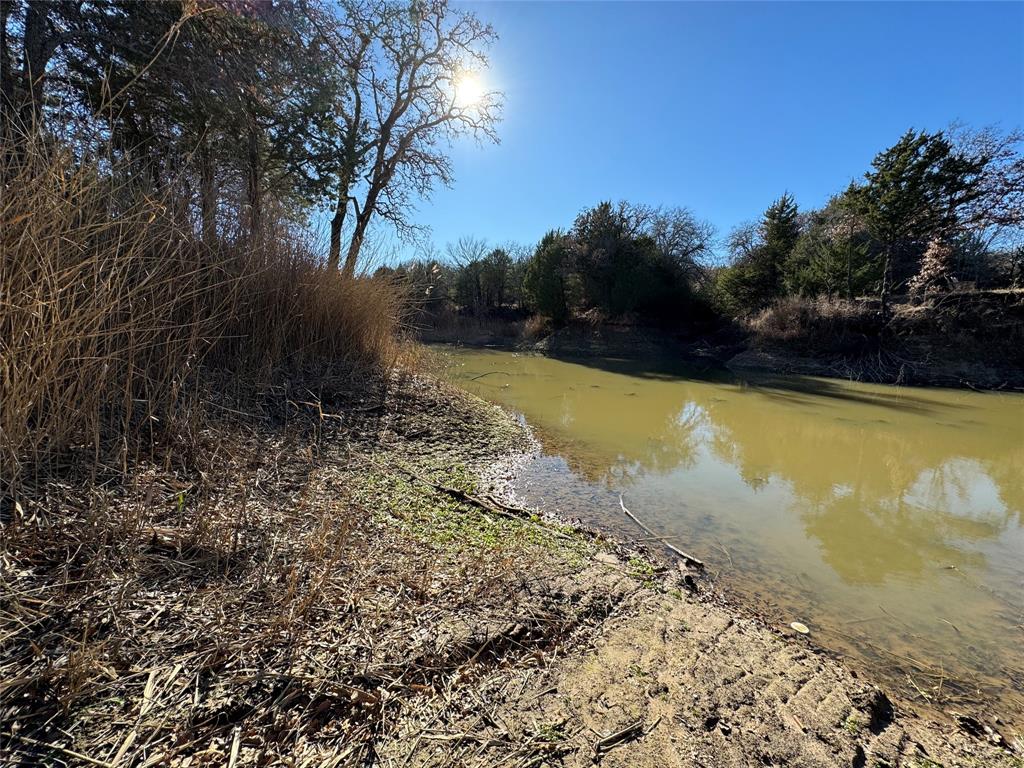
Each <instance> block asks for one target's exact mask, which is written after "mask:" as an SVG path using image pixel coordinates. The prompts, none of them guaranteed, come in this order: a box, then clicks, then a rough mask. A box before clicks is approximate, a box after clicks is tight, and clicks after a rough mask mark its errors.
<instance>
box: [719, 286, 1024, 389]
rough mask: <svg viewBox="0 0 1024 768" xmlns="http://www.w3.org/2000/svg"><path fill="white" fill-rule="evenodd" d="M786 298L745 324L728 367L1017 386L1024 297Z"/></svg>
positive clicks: (1023, 362)
mask: <svg viewBox="0 0 1024 768" xmlns="http://www.w3.org/2000/svg"><path fill="white" fill-rule="evenodd" d="M891 310H892V316H891V317H890V318H889V319H888V320H885V319H884V318H883V316H882V310H881V305H880V304H879V302H877V301H873V300H867V299H860V300H856V301H847V300H845V299H831V300H830V299H825V298H818V299H805V298H800V297H790V298H786V299H780V300H779V301H777V302H776V303H775V304H773V305H772V306H771V307H769V308H767V309H765V310H764V311H762V312H761V313H759V314H758V315H756V316H755V317H753V318H752V319H750V320H749V321H747V323H746V330H747V332H748V333H749V339H748V347H749V348H748V350H746V351H745V352H743V353H741V354H740V355H739V356H737V357H736V358H734V359H733V360H731V361H730V366H735V367H745V368H768V369H772V370H775V371H790V372H794V373H809V374H817V375H825V376H839V377H842V378H852V379H856V380H863V381H875V382H882V383H897V384H919V385H920V384H932V385H939V386H954V387H956V386H967V387H975V388H982V389H1020V388H1022V387H1024V381H1022V380H1021V375H1022V371H1024V357H1022V356H1021V350H1022V349H1024V344H1022V343H1021V342H1022V340H1024V294H1022V293H1021V292H1020V291H1014V290H1009V291H976V290H966V289H965V290H961V291H953V292H947V293H931V294H927V295H924V296H919V297H911V298H907V299H905V300H904V301H903V302H902V303H897V304H894V305H893V306H892V308H891Z"/></svg>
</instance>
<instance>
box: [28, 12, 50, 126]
mask: <svg viewBox="0 0 1024 768" xmlns="http://www.w3.org/2000/svg"><path fill="white" fill-rule="evenodd" d="M48 5H49V3H47V2H43V0H32V1H31V2H29V4H28V8H27V9H26V11H25V40H24V58H23V60H22V65H23V72H22V75H23V77H24V78H25V94H24V96H23V99H24V100H23V102H22V104H21V122H22V128H23V129H24V130H26V131H28V130H31V131H32V132H35V130H36V129H37V127H38V124H39V121H41V120H42V112H43V96H44V93H45V91H44V86H45V83H46V80H45V79H44V75H45V74H46V67H47V65H48V64H49V63H50V57H51V56H53V51H54V48H55V46H54V40H53V36H52V35H51V34H50V30H49V19H48V18H47V16H48V13H49V11H48V8H47V6H48Z"/></svg>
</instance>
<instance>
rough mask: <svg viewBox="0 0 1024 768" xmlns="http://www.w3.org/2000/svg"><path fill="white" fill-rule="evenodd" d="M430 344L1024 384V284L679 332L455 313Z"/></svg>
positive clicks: (771, 313) (877, 377)
mask: <svg viewBox="0 0 1024 768" xmlns="http://www.w3.org/2000/svg"><path fill="white" fill-rule="evenodd" d="M419 335H420V338H421V339H422V340H423V341H425V342H427V343H447V344H462V345H466V346H478V347H497V348H507V349H517V350H523V351H533V352H542V353H544V354H548V355H554V356H563V357H623V358H631V359H636V358H644V357H646V358H653V357H659V356H661V357H676V358H682V359H687V360H691V361H694V362H703V363H705V364H707V365H717V366H720V367H723V368H729V369H731V370H734V371H749V372H758V373H764V374H797V375H805V376H820V377H826V378H836V379H845V380H849V381H863V382H871V383H876V384H895V385H905V386H935V387H952V388H964V389H981V390H1000V391H1024V357H1022V354H1024V352H1022V350H1024V291H969V292H962V293H951V294H944V295H941V296H934V297H929V298H927V299H924V300H915V301H909V300H904V301H902V302H897V303H895V304H894V305H893V308H892V316H891V318H890V319H889V320H888V321H883V318H882V314H881V309H880V306H879V305H878V302H877V301H870V300H860V301H857V302H850V303H847V302H826V301H813V300H803V299H791V300H786V301H782V302H779V303H778V304H777V305H776V306H774V307H772V308H771V309H769V310H766V311H765V312H764V313H762V314H761V315H759V316H757V317H755V318H752V319H751V320H749V321H743V322H736V323H733V324H726V325H717V326H715V325H704V326H701V327H700V328H686V329H682V330H679V331H673V330H670V329H665V328H658V327H651V326H646V325H643V324H640V323H637V322H635V321H629V320H626V321H611V320H608V319H607V318H578V319H575V320H573V321H571V322H570V323H568V324H567V325H565V326H562V327H560V328H554V327H552V326H551V325H550V324H545V323H543V322H536V321H534V322H531V321H528V320H522V319H520V320H497V319H495V320H487V319H480V318H473V317H461V316H454V317H448V318H447V319H446V322H445V323H442V324H440V325H438V326H437V327H431V326H425V327H423V328H422V329H421V330H420V333H419Z"/></svg>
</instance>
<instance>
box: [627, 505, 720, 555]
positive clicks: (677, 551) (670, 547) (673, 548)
mask: <svg viewBox="0 0 1024 768" xmlns="http://www.w3.org/2000/svg"><path fill="white" fill-rule="evenodd" d="M619 506H620V507H622V511H623V512H625V513H626V515H627V516H628V517H629V519H630V520H632V521H633V522H634V523H636V524H637V525H639V526H640V527H641V528H643V529H644V531H645V532H646V533H647V534H648V535H650V536H653V537H655V538H658V534H656V533H655V532H654V531H652V530H651V529H650V528H648V527H647V526H646V525H644V523H643V522H641V520H640V518H638V517H637V516H636V515H634V514H633V513H632V512H630V511H629V509H628V508H627V507H626V503H625V502H624V501H623V500H622V494H621V493H620V494H619ZM662 544H664V545H665V547H666V549H668V550H670V551H671V552H673V553H674V554H676V555H678V556H679V557H681V558H682V559H683V561H684V562H685V563H686V564H687V565H692V566H694V567H695V568H700V569H703V568H704V561H703V560H698V559H697V558H696V557H694V556H693V555H690V554H687V553H686V552H683V550H681V549H679V547H676V546H674V545H672V544H669V543H668V542H667V541H662Z"/></svg>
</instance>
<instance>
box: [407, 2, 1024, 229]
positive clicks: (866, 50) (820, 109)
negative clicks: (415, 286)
mask: <svg viewBox="0 0 1024 768" xmlns="http://www.w3.org/2000/svg"><path fill="white" fill-rule="evenodd" d="M463 7H467V8H470V9H472V10H473V11H474V12H475V13H477V14H478V15H479V16H480V17H481V18H483V19H485V20H487V21H490V22H491V23H492V24H493V25H494V27H495V29H496V31H497V32H498V34H499V35H500V38H501V39H500V40H499V41H498V43H497V44H496V46H495V47H494V49H493V50H492V52H491V53H492V69H491V71H490V73H488V75H487V80H488V84H489V85H493V86H495V87H497V88H500V89H501V90H503V91H504V92H505V96H506V99H505V111H504V120H503V122H502V124H501V126H500V127H499V133H500V135H501V144H500V145H498V146H494V145H489V144H488V145H484V146H477V145H476V144H475V143H474V142H472V141H460V142H459V143H458V144H456V146H455V147H454V150H453V161H454V166H455V173H456V180H455V184H454V186H453V188H452V189H439V190H437V191H436V192H435V193H434V195H433V197H432V199H431V200H430V201H426V202H423V203H421V204H420V206H419V210H418V213H417V215H416V219H417V220H418V221H419V222H421V223H423V224H427V225H429V226H430V227H431V229H432V238H431V239H432V240H433V241H434V242H435V243H436V244H438V246H442V247H443V245H444V243H446V242H448V241H454V240H455V239H457V238H458V237H459V236H461V235H475V236H477V237H483V238H486V239H487V240H488V241H490V242H493V243H500V242H504V241H508V240H517V241H521V242H534V241H536V240H537V239H539V238H540V236H541V235H543V233H544V232H545V231H547V230H548V229H550V228H552V227H558V226H561V227H567V226H569V225H570V224H571V223H572V220H573V218H574V217H575V215H576V213H577V212H578V211H579V210H580V209H581V208H583V207H585V206H589V205H592V204H594V203H596V202H598V201H600V200H602V199H606V198H611V199H613V200H618V199H628V200H631V201H635V202H643V203H651V204H665V205H681V206H687V207H689V208H690V209H692V210H693V211H694V213H696V214H697V215H698V216H699V217H701V218H706V219H708V220H710V221H711V222H712V223H714V224H715V225H716V226H717V227H718V229H719V230H720V234H725V233H726V232H727V231H728V229H729V228H731V227H732V226H734V225H735V224H737V223H739V222H741V221H744V220H748V219H752V218H756V217H757V216H758V215H759V213H760V212H761V211H762V210H763V209H764V208H765V207H766V206H767V205H768V204H769V203H771V201H772V200H773V199H774V198H776V197H778V195H780V194H781V193H782V192H784V191H787V190H788V191H789V192H791V193H793V194H794V195H795V196H796V199H797V202H798V203H799V204H800V205H801V207H814V206H818V205H821V204H822V203H824V202H825V201H826V200H827V198H828V196H829V195H830V194H831V193H833V192H835V191H838V190H840V189H841V188H843V187H844V186H845V185H846V184H847V183H848V182H849V181H850V180H851V179H852V178H854V177H859V176H860V175H861V174H862V173H863V172H864V171H865V170H866V169H867V167H868V165H869V163H870V161H871V158H872V157H873V156H874V155H875V153H876V152H878V151H879V150H881V149H883V148H885V147H886V146H888V145H890V144H892V143H894V142H895V141H896V140H897V139H898V138H899V136H900V134H901V133H903V131H905V130H906V129H907V128H908V127H910V126H914V127H917V128H925V129H929V130H935V129H940V128H943V127H945V126H946V125H948V124H949V123H950V122H951V121H953V120H962V121H964V122H967V123H969V124H971V125H975V126H981V125H987V124H992V123H999V124H1001V125H1002V126H1003V127H1006V128H1009V127H1017V126H1022V125H1024V3H994V4H987V3H963V4H959V3H906V4H904V3H899V4H897V3H831V2H819V3H768V2H764V3H724V2H723V3H717V2H716V3H711V2H706V3H625V2H621V3H585V2H575V3H556V2H534V3H523V2H517V3H506V2H486V3H473V4H468V3H467V4H464V6H463Z"/></svg>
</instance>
